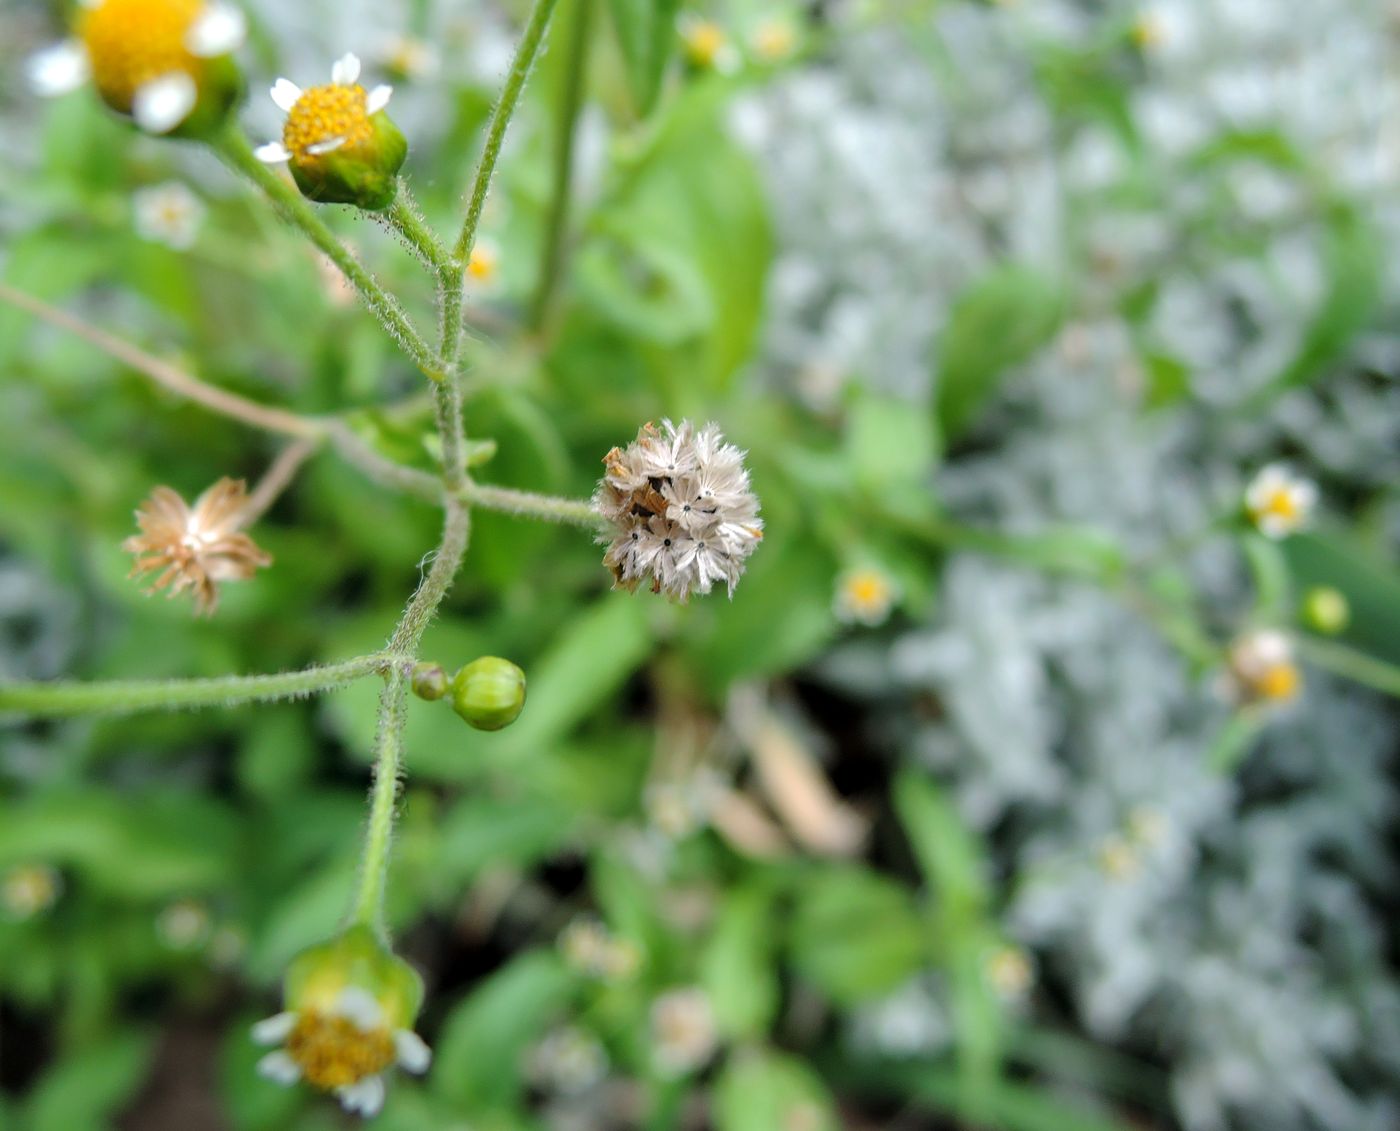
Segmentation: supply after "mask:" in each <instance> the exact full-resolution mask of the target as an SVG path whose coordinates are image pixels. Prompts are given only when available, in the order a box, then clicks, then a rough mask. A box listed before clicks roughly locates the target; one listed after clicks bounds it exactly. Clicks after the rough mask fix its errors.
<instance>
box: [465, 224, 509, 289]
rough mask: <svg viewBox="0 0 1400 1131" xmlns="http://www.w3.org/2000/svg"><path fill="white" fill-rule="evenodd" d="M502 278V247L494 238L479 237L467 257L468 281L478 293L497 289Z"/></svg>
mask: <svg viewBox="0 0 1400 1131" xmlns="http://www.w3.org/2000/svg"><path fill="white" fill-rule="evenodd" d="M500 278H501V249H500V247H499V246H498V245H497V244H496V242H495V241H494V240H491V239H486V238H479V239H477V241H476V243H475V244H473V245H472V252H471V255H469V256H468V257H467V268H466V283H467V287H468V288H469V289H470V290H471V291H472V292H474V293H476V294H478V295H479V294H484V293H486V292H489V291H493V290H495V289H496V286H497V285H498V284H499V283H500Z"/></svg>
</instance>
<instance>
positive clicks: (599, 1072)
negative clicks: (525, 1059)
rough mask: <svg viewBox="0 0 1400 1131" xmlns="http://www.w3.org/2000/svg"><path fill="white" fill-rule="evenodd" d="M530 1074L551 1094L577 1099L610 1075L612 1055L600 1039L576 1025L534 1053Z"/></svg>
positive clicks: (553, 1036) (549, 1038) (553, 1034)
mask: <svg viewBox="0 0 1400 1131" xmlns="http://www.w3.org/2000/svg"><path fill="white" fill-rule="evenodd" d="M529 1067H530V1075H531V1076H533V1077H534V1078H535V1080H537V1081H538V1082H539V1083H540V1084H541V1085H543V1086H544V1087H545V1088H547V1089H549V1090H550V1091H554V1092H559V1093H561V1094H563V1095H570V1096H576V1095H580V1094H581V1093H583V1092H587V1091H588V1090H589V1089H591V1088H593V1087H594V1086H595V1085H597V1084H598V1083H600V1082H601V1081H602V1079H603V1077H605V1076H606V1075H607V1074H608V1054H607V1051H606V1050H605V1049H604V1048H603V1046H602V1045H601V1044H599V1043H598V1041H597V1039H596V1038H594V1037H593V1036H591V1035H590V1034H588V1033H585V1032H584V1031H583V1030H582V1029H578V1028H575V1027H574V1026H572V1025H567V1026H563V1027H561V1028H558V1029H555V1030H553V1031H552V1032H551V1033H549V1034H548V1035H546V1037H545V1038H544V1040H542V1041H541V1042H540V1043H539V1044H538V1045H536V1046H535V1048H534V1050H533V1051H532V1053H531V1054H530V1059H529Z"/></svg>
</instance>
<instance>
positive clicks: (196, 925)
mask: <svg viewBox="0 0 1400 1131" xmlns="http://www.w3.org/2000/svg"><path fill="white" fill-rule="evenodd" d="M211 926H212V924H211V923H210V919H209V909H208V908H207V907H205V906H204V904H202V903H199V902H198V901H196V900H193V899H181V900H177V901H176V902H175V903H172V904H170V906H169V907H167V908H165V909H164V910H163V911H162V912H161V913H160V915H159V916H158V917H157V918H156V934H158V935H159V936H160V939H161V942H163V943H165V945H166V946H168V947H169V948H170V949H171V950H194V949H195V948H196V947H198V946H200V945H202V944H203V943H204V942H205V941H206V940H207V939H208V938H209V932H210V928H211Z"/></svg>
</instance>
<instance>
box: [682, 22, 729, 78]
mask: <svg viewBox="0 0 1400 1131" xmlns="http://www.w3.org/2000/svg"><path fill="white" fill-rule="evenodd" d="M728 42H729V37H728V36H727V35H725V33H724V28H722V27H720V26H719V24H717V23H714V22H713V21H710V20H702V21H700V22H699V23H696V24H692V25H691V26H690V27H688V28H686V30H685V51H686V54H687V55H688V56H689V57H690V61H691V62H692V63H694V64H695V65H696V66H698V67H711V66H714V63H715V60H716V59H717V58H719V54H720V52H721V51H723V50H724V48H725V45H726V44H727V43H728Z"/></svg>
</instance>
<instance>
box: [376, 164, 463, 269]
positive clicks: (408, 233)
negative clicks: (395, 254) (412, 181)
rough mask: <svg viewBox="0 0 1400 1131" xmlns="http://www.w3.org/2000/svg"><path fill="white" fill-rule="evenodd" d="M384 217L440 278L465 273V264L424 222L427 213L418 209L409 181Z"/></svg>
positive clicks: (395, 197) (397, 194) (400, 182)
mask: <svg viewBox="0 0 1400 1131" xmlns="http://www.w3.org/2000/svg"><path fill="white" fill-rule="evenodd" d="M384 218H385V219H386V220H388V222H389V224H390V225H391V226H392V227H393V228H394V230H395V231H396V232H398V233H399V235H401V236H403V238H404V239H405V240H406V241H407V242H408V245H409V247H410V248H412V249H413V253H414V254H415V255H417V256H418V258H419V259H421V260H422V261H423V264H424V265H425V266H426V267H428V268H429V269H430V270H432V271H434V272H436V273H437V274H438V275H442V274H444V273H452V272H457V271H460V270H461V265H460V264H459V263H457V262H456V261H455V260H454V259H453V258H452V253H451V252H449V251H448V250H447V246H446V245H445V244H444V243H443V242H442V240H440V239H439V238H438V234H437V233H436V232H435V231H433V229H432V228H430V227H429V226H428V222H427V221H426V220H424V219H423V210H422V209H421V208H419V207H418V202H417V201H416V200H415V199H414V197H413V193H412V191H411V190H410V189H409V187H408V182H407V181H405V180H402V179H400V180H399V186H398V192H397V193H396V194H395V196H394V202H393V204H391V205H389V207H388V209H387V210H386V211H385V213H384Z"/></svg>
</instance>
